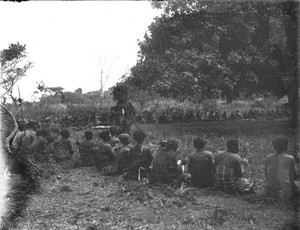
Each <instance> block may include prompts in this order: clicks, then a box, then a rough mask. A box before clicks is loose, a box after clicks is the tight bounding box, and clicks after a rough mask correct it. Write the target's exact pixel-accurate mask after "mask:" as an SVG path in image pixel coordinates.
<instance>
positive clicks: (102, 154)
mask: <svg viewBox="0 0 300 230" xmlns="http://www.w3.org/2000/svg"><path fill="white" fill-rule="evenodd" d="M99 137H100V138H101V139H102V142H101V143H100V144H99V146H98V147H97V148H93V150H94V159H95V164H96V167H97V169H98V171H101V172H102V173H103V174H105V175H111V174H113V164H114V161H115V153H114V151H113V149H112V147H111V145H110V144H109V141H110V136H109V131H108V130H104V131H101V132H100V133H99Z"/></svg>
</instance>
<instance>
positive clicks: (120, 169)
mask: <svg viewBox="0 0 300 230" xmlns="http://www.w3.org/2000/svg"><path fill="white" fill-rule="evenodd" d="M119 139H120V142H121V145H120V146H119V147H117V148H116V149H115V153H116V162H115V174H116V175H123V174H124V173H126V171H127V170H128V168H129V164H130V162H129V155H130V149H129V146H128V145H129V141H130V136H129V134H127V133H121V134H120V135H119Z"/></svg>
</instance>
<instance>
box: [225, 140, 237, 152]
mask: <svg viewBox="0 0 300 230" xmlns="http://www.w3.org/2000/svg"><path fill="white" fill-rule="evenodd" d="M227 152H230V153H238V152H239V141H238V140H237V139H230V140H228V141H227Z"/></svg>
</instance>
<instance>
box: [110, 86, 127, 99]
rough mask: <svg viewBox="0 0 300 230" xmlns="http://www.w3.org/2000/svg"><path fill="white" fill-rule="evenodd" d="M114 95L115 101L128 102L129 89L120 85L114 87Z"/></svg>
mask: <svg viewBox="0 0 300 230" xmlns="http://www.w3.org/2000/svg"><path fill="white" fill-rule="evenodd" d="M112 94H113V99H114V100H116V101H123V100H126V99H127V96H128V87H127V86H126V85H120V84H119V85H117V86H115V87H114V89H113V91H112Z"/></svg>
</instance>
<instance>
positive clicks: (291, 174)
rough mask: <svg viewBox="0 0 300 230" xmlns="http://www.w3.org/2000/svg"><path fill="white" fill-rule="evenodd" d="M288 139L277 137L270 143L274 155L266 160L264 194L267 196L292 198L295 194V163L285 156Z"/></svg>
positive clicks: (291, 158) (287, 155) (289, 156)
mask: <svg viewBox="0 0 300 230" xmlns="http://www.w3.org/2000/svg"><path fill="white" fill-rule="evenodd" d="M288 142H289V141H288V139H287V138H286V137H278V138H276V139H274V140H273V141H272V144H273V147H274V149H275V153H272V154H269V155H268V156H267V158H266V167H265V175H266V179H267V185H266V193H267V195H269V196H274V197H278V196H280V195H281V196H282V197H285V198H292V197H293V196H294V195H295V193H297V188H296V185H295V183H294V180H295V179H296V176H297V173H296V172H297V168H296V162H295V160H294V158H293V157H292V156H291V155H289V154H287V152H286V151H287V147H288Z"/></svg>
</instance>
